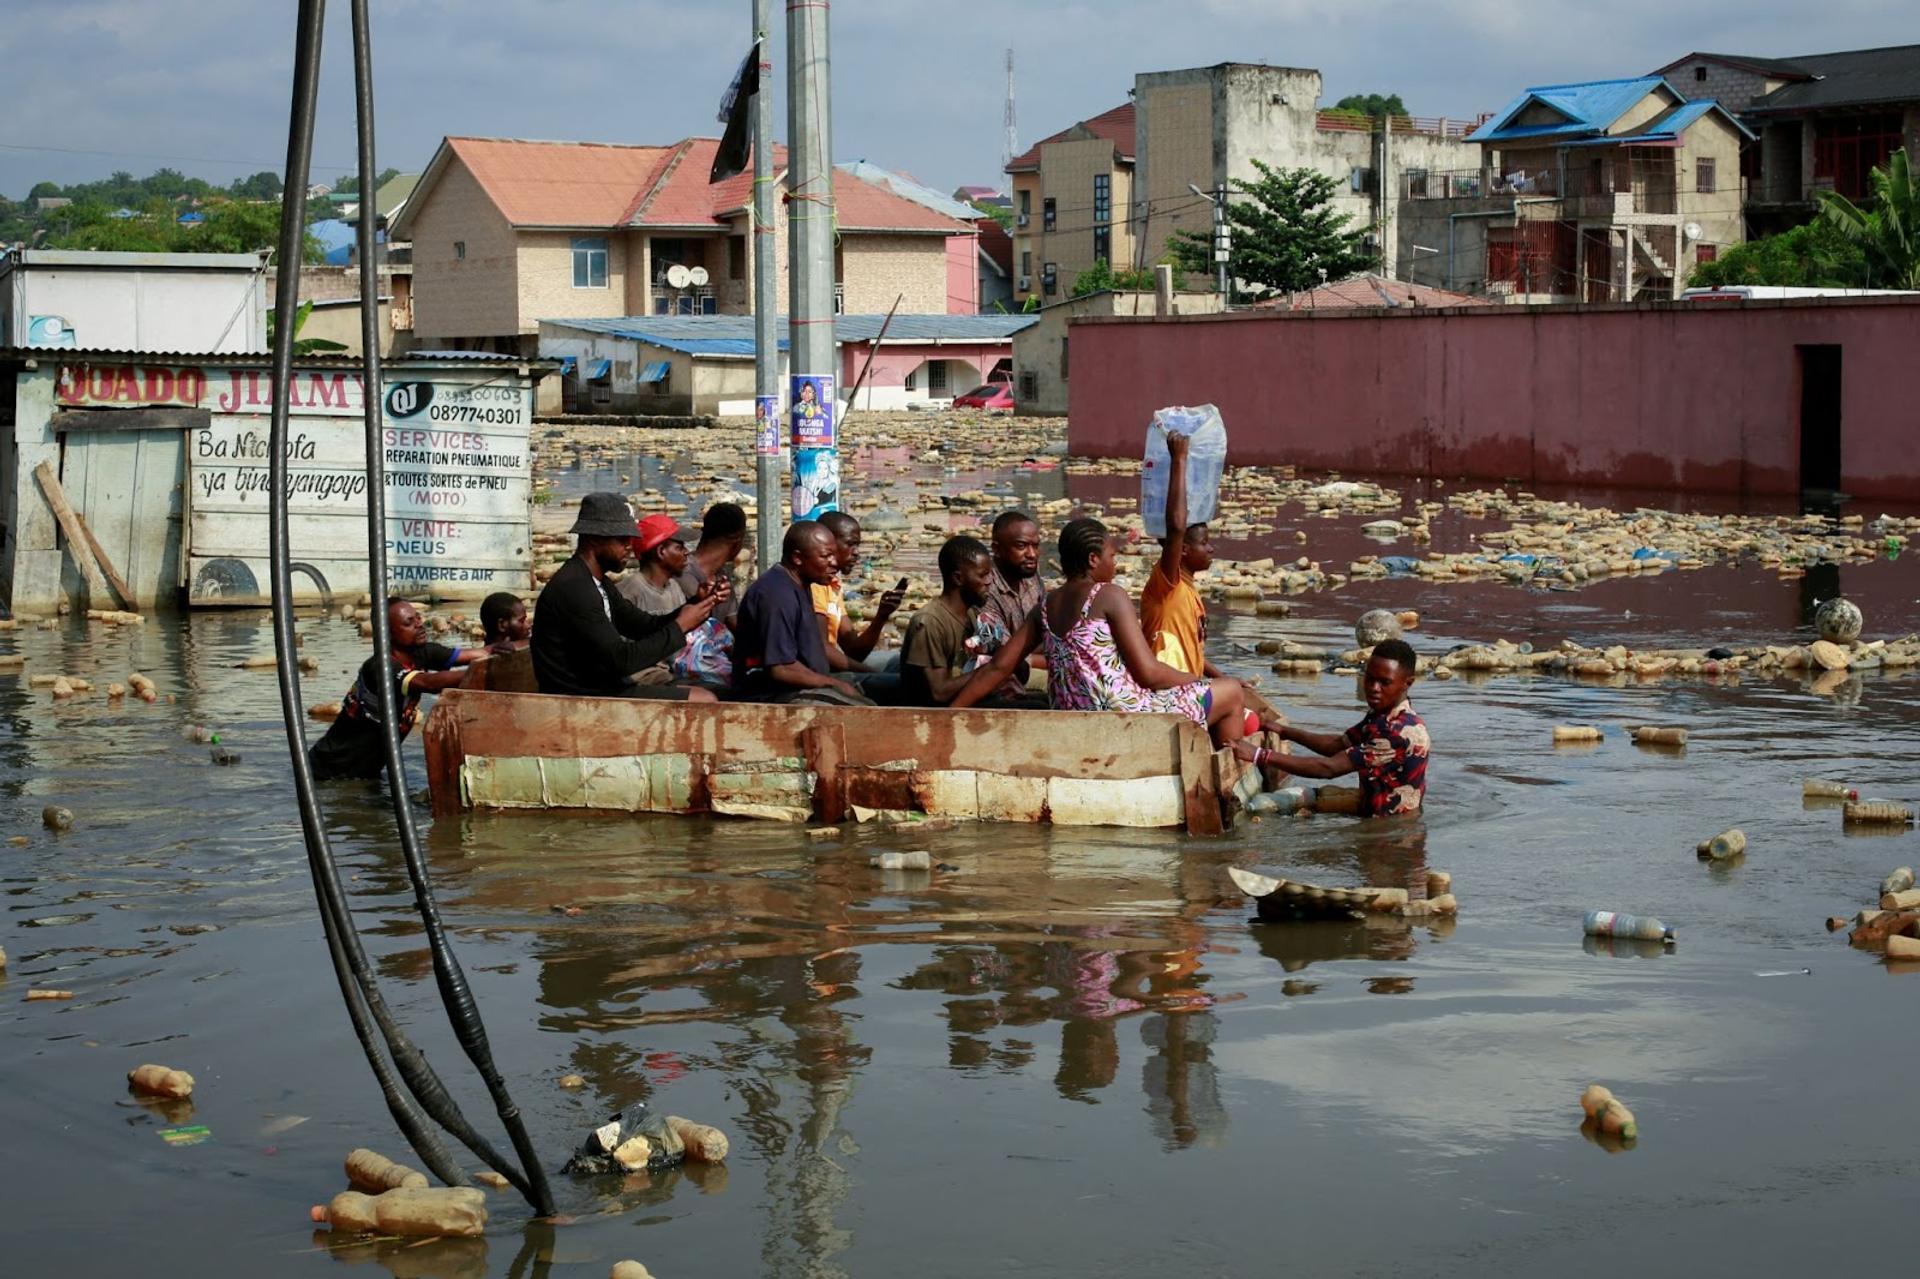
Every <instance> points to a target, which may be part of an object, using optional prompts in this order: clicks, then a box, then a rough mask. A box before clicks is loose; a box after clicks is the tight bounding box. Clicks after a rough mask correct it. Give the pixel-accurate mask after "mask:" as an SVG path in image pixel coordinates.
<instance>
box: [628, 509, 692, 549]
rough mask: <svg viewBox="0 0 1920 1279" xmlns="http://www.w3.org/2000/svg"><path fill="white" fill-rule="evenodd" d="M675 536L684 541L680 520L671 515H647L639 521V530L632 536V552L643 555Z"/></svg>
mask: <svg viewBox="0 0 1920 1279" xmlns="http://www.w3.org/2000/svg"><path fill="white" fill-rule="evenodd" d="M676 537H677V538H679V539H680V540H681V541H683V542H684V541H686V536H685V535H684V534H683V533H681V531H680V521H678V520H676V519H674V518H673V516H671V515H649V516H647V518H646V519H644V520H641V521H640V527H639V531H638V532H637V534H636V535H635V536H634V539H633V550H634V554H636V555H645V554H646V553H647V552H648V551H651V550H652V549H654V548H655V547H656V546H659V545H660V544H661V543H663V542H671V541H672V540H673V539H674V538H676Z"/></svg>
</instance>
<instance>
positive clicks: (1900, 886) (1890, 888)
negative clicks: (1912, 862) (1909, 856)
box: [1880, 866, 1913, 897]
mask: <svg viewBox="0 0 1920 1279" xmlns="http://www.w3.org/2000/svg"><path fill="white" fill-rule="evenodd" d="M1912 887H1913V867H1911V866H1902V867H1901V868H1900V869H1898V870H1896V871H1893V872H1892V873H1890V874H1889V875H1888V876H1887V877H1886V878H1885V879H1883V880H1881V881H1880V895H1881V896H1882V897H1885V896H1886V895H1887V894H1888V893H1904V892H1906V891H1907V890H1908V889H1909V888H1912Z"/></svg>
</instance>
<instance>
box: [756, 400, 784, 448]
mask: <svg viewBox="0 0 1920 1279" xmlns="http://www.w3.org/2000/svg"><path fill="white" fill-rule="evenodd" d="M753 424H754V427H755V431H754V444H753V451H754V452H755V453H756V454H758V455H759V456H761V457H779V456H780V397H779V396H777V395H757V396H755V397H754V400H753Z"/></svg>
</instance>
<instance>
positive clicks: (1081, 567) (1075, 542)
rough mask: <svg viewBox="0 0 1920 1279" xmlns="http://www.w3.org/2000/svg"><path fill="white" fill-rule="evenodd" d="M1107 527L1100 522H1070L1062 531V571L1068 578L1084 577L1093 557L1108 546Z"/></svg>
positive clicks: (1083, 520) (1086, 520) (1080, 520)
mask: <svg viewBox="0 0 1920 1279" xmlns="http://www.w3.org/2000/svg"><path fill="white" fill-rule="evenodd" d="M1108 536H1109V534H1108V532H1107V526H1106V525H1104V524H1102V523H1101V522H1100V521H1099V520H1089V519H1078V520H1068V521H1067V524H1066V527H1065V528H1062V529H1061V530H1060V569H1061V571H1062V572H1064V573H1065V574H1066V575H1067V576H1068V577H1080V576H1083V575H1084V574H1085V573H1086V571H1087V569H1088V568H1089V567H1090V566H1091V565H1092V564H1093V557H1094V556H1096V555H1098V554H1099V553H1100V548H1101V547H1103V546H1105V545H1106V544H1107V538H1108Z"/></svg>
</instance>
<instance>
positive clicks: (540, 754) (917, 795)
mask: <svg viewBox="0 0 1920 1279" xmlns="http://www.w3.org/2000/svg"><path fill="white" fill-rule="evenodd" d="M518 656H519V655H515V657H516V658H517V657H518ZM518 665H519V663H518V662H517V661H504V662H503V661H502V660H501V659H494V661H490V662H485V663H481V664H478V665H477V666H476V667H475V668H474V674H473V676H472V677H471V678H470V679H469V681H468V686H467V687H463V688H458V689H451V690H449V691H448V692H446V693H444V694H442V695H441V697H440V699H439V702H438V704H437V705H435V706H434V708H433V709H432V711H430V712H429V713H428V714H427V716H426V719H425V721H424V724H423V726H422V730H421V739H422V742H423V745H424V748H425V751H426V759H427V784H428V788H429V790H430V792H431V795H432V799H433V811H434V812H435V813H436V814H450V813H457V812H459V811H461V810H462V809H505V810H512V809H542V810H548V809H584V810H591V811H600V812H631V813H642V812H646V813H689V814H695V813H712V814H719V815H725V816H738V817H760V818H768V819H773V820H783V821H792V822H806V821H819V822H826V823H834V822H840V821H843V820H847V819H849V818H856V819H860V820H880V821H896V822H914V821H924V820H927V819H933V818H946V819H953V820H960V821H998V822H1053V823H1055V824H1057V825H1063V826H1140V827H1165V826H1177V827H1183V828H1184V829H1186V830H1187V831H1189V832H1191V833H1193V834H1201V835H1208V834H1218V833H1220V832H1221V831H1222V830H1224V829H1225V828H1226V827H1227V826H1228V825H1229V824H1230V823H1231V821H1232V818H1233V816H1234V814H1235V812H1237V811H1238V809H1239V807H1240V805H1241V804H1243V803H1244V802H1245V800H1246V799H1247V798H1248V797H1249V796H1251V795H1252V794H1254V793H1256V792H1257V791H1258V789H1259V777H1258V774H1257V773H1255V772H1254V771H1253V770H1252V769H1250V768H1248V767H1247V766H1245V765H1243V764H1242V763H1241V762H1240V761H1239V760H1237V759H1235V758H1234V756H1233V753H1232V752H1231V751H1215V750H1214V749H1213V746H1212V743H1211V742H1210V740H1209V739H1208V737H1207V733H1206V730H1205V729H1203V728H1201V727H1200V726H1199V725H1197V724H1194V723H1193V722H1192V721H1191V720H1187V719H1184V718H1182V717H1180V716H1175V715H1122V714H1111V713H1088V712H1079V711H1008V710H981V709H972V710H964V711H952V710H945V709H917V708H895V707H847V706H809V705H801V706H761V705H748V704H744V703H722V704H720V705H717V706H716V705H712V704H701V705H694V704H690V703H686V702H660V701H636V700H629V699H624V698H598V697H557V696H549V695H543V694H539V693H527V692H508V691H503V690H504V688H505V687H507V686H508V685H511V684H524V681H523V679H522V678H520V672H518V671H517V670H516V669H513V668H516V667H517V666H518ZM489 667H491V668H493V669H492V670H488V668H489Z"/></svg>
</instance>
